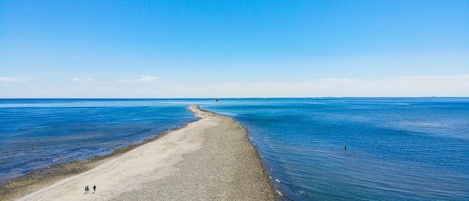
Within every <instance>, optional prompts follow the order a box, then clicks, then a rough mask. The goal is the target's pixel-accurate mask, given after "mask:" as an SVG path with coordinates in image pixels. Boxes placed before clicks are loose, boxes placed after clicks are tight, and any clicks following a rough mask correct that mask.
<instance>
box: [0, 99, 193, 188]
mask: <svg viewBox="0 0 469 201" xmlns="http://www.w3.org/2000/svg"><path fill="white" fill-rule="evenodd" d="M188 103H189V102H188V101H186V103H182V102H180V101H178V100H113V99H108V100H86V99H75V100H73V99H72V100H70V99H45V100H44V99H43V100H40V99H39V100H38V99H0V184H1V183H4V182H6V181H7V180H10V179H13V178H16V177H18V176H21V175H24V174H26V173H28V172H31V171H33V170H38V169H41V168H45V167H48V166H51V165H53V164H59V163H65V162H70V161H73V160H79V159H85V158H90V157H93V156H97V155H104V154H109V153H112V151H113V150H114V149H116V148H119V147H123V146H126V145H130V144H134V143H138V142H142V141H143V140H145V139H148V138H151V137H155V136H157V135H159V134H161V133H164V132H165V131H167V130H172V129H175V128H177V127H181V126H183V125H185V124H186V123H188V122H190V121H193V120H195V119H196V118H195V117H194V115H193V114H192V112H190V111H189V110H188V109H187V107H188Z"/></svg>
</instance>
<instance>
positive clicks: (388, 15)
mask: <svg viewBox="0 0 469 201" xmlns="http://www.w3.org/2000/svg"><path fill="white" fill-rule="evenodd" d="M331 96H332V97H358V96H359V97H364V96H372V97H381V96H386V97H394V96H397V97H399V96H401V97H402V96H405V97H417V96H464V97H468V96H469V0H460V1H459V0H449V1H448V0H389V1H385V0H369V1H362V0H353V1H352V0H341V1H334V0H327V1H320V0H316V1H313V0H310V1H302V0H296V1H291V0H276V1H263V0H258V1H251V0H230V1H217V0H216V1H206V0H191V1H184V0H179V1H172V0H158V1H143V0H142V1H130V0H129V1H116V0H109V1H108V0H99V1H92V0H84V1H81V0H73V1H72V0H71V1H63V0H57V1H52V0H35V1H30V0H21V1H16V0H0V98H209V97H210V98H211V97H217V98H218V97H221V98H222V97H331Z"/></svg>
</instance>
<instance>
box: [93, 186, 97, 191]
mask: <svg viewBox="0 0 469 201" xmlns="http://www.w3.org/2000/svg"><path fill="white" fill-rule="evenodd" d="M93 193H96V185H93Z"/></svg>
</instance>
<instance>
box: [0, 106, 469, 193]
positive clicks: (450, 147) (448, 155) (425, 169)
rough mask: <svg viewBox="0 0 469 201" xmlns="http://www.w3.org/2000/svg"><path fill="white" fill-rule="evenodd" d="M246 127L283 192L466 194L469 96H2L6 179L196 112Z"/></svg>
mask: <svg viewBox="0 0 469 201" xmlns="http://www.w3.org/2000/svg"><path fill="white" fill-rule="evenodd" d="M192 104H200V105H201V107H202V108H204V109H208V110H211V111H214V112H217V113H220V114H223V115H227V116H230V117H232V118H234V119H236V120H237V121H238V122H240V123H241V124H242V125H243V126H244V127H246V128H247V129H248V131H249V136H248V137H249V140H251V142H252V143H253V144H254V146H255V147H256V149H257V150H258V152H259V154H260V157H261V159H262V161H263V163H264V165H265V167H266V170H267V171H268V173H269V175H270V177H271V180H272V184H273V185H274V186H275V188H276V190H277V192H278V194H279V195H281V198H282V199H283V200H469V98H294V99H220V101H219V102H215V101H213V99H174V100H170V99H104V100H103V99H0V178H1V180H2V181H3V182H5V181H7V180H10V179H12V178H16V177H18V176H21V175H24V174H25V173H28V172H31V171H33V170H37V169H41V168H44V167H48V166H50V165H53V164H58V163H65V162H70V161H72V160H79V159H84V158H90V157H93V156H97V155H104V154H109V153H111V152H112V150H114V149H116V148H119V147H123V146H126V145H129V144H134V143H138V142H142V141H143V140H145V139H148V138H152V137H155V136H157V135H160V134H161V133H163V132H165V131H168V130H172V129H175V128H179V127H181V126H183V125H185V124H186V123H188V122H190V121H193V120H195V119H196V118H195V116H194V115H193V114H192V113H191V112H190V111H189V110H188V109H187V107H188V106H189V105H192Z"/></svg>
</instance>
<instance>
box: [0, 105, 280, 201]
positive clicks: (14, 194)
mask: <svg viewBox="0 0 469 201" xmlns="http://www.w3.org/2000/svg"><path fill="white" fill-rule="evenodd" d="M197 107H198V108H199V109H200V110H202V111H204V112H207V113H211V114H214V115H219V116H223V117H226V118H229V119H231V120H232V121H233V122H235V123H236V124H238V125H239V126H240V127H241V128H243V129H244V132H245V133H246V135H245V139H246V140H247V142H248V143H249V144H250V145H251V146H253V147H254V151H255V153H256V154H255V155H256V158H257V160H258V161H259V162H260V164H261V166H262V168H263V173H264V175H265V176H266V177H268V178H269V180H268V181H269V185H270V187H271V189H272V192H274V194H275V195H274V197H275V198H276V200H281V197H280V195H279V194H278V192H279V191H278V189H276V188H275V186H274V185H273V181H272V177H271V176H270V172H269V171H268V168H267V167H266V166H265V164H264V162H263V161H262V159H261V157H260V155H259V151H258V148H257V147H256V146H255V145H254V143H253V142H252V141H251V140H250V139H249V137H248V136H249V130H248V129H247V128H246V127H244V126H243V125H241V124H240V123H239V122H237V121H236V120H235V119H233V118H231V117H229V116H226V115H222V114H218V113H215V112H212V111H208V110H205V109H203V108H200V106H199V105H197ZM198 120H200V118H199V117H196V119H195V120H193V121H190V122H187V123H186V124H185V125H184V126H182V127H179V128H176V129H173V130H168V131H165V132H163V133H161V134H157V135H156V136H155V137H152V138H149V139H146V140H144V141H143V142H140V143H136V144H130V145H127V146H124V147H121V148H118V149H115V150H113V152H112V153H110V154H106V155H100V156H94V157H91V158H87V159H83V160H75V161H71V162H67V163H62V164H56V165H52V166H49V167H46V168H43V169H39V170H35V171H32V172H30V173H28V174H26V175H23V176H20V177H18V178H15V179H12V180H10V181H8V182H7V183H5V184H2V185H0V200H5V201H9V200H15V199H17V198H19V197H22V196H24V195H27V194H29V193H31V192H34V191H36V190H38V189H40V188H43V187H44V186H47V185H51V184H53V183H55V182H57V181H59V180H61V179H64V178H67V177H70V176H73V175H77V174H80V173H83V172H86V171H88V170H90V169H93V168H94V167H96V166H98V165H100V164H102V163H104V162H106V161H108V160H110V159H113V158H116V157H118V156H120V155H123V154H125V153H127V152H129V151H131V150H133V149H135V148H137V147H139V146H141V145H144V144H147V143H150V142H153V141H156V140H158V139H160V138H162V137H164V136H166V135H168V134H170V133H171V132H173V131H176V130H179V129H183V128H185V127H186V126H187V125H189V124H190V123H192V122H196V121H198Z"/></svg>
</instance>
